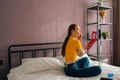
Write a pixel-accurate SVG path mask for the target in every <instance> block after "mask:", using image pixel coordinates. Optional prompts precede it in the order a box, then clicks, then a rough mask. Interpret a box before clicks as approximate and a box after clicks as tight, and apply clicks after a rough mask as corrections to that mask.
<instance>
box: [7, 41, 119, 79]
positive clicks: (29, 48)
mask: <svg viewBox="0 0 120 80" xmlns="http://www.w3.org/2000/svg"><path fill="white" fill-rule="evenodd" d="M62 44H63V42H51V43H36V44H16V45H10V46H9V47H8V63H9V73H8V75H7V77H8V80H100V78H101V77H107V74H108V73H113V74H114V78H115V80H120V78H119V77H120V67H117V66H112V65H109V64H106V63H101V68H102V73H101V74H100V75H98V76H94V77H86V78H84V77H80V78H78V77H69V76H66V75H65V74H64V71H63V67H64V58H63V57H62V56H61V47H62ZM83 57H84V56H83ZM78 58H79V57H78ZM90 62H91V63H90V66H93V65H99V62H98V61H93V60H90Z"/></svg>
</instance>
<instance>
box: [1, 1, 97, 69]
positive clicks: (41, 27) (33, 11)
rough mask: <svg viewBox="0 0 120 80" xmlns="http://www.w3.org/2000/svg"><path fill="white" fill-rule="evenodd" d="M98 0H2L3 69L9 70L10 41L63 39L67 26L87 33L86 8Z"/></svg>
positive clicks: (19, 42)
mask: <svg viewBox="0 0 120 80" xmlns="http://www.w3.org/2000/svg"><path fill="white" fill-rule="evenodd" d="M96 1H98V0H0V59H2V60H3V63H4V64H3V65H0V68H1V69H4V70H5V69H7V65H8V64H7V63H8V62H7V56H8V54H7V48H8V46H9V45H11V44H22V43H40V42H57V41H63V40H64V38H65V36H66V33H67V29H68V26H69V25H70V24H71V23H77V24H79V25H80V26H81V28H82V29H83V33H84V28H85V26H86V25H85V16H86V14H85V10H86V7H87V6H89V5H91V4H93V3H95V2H96Z"/></svg>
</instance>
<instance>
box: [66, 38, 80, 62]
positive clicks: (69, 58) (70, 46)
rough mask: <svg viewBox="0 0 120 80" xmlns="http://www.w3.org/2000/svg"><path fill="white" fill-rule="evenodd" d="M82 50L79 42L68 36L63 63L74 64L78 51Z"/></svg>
mask: <svg viewBox="0 0 120 80" xmlns="http://www.w3.org/2000/svg"><path fill="white" fill-rule="evenodd" d="M81 48H82V45H81V42H80V41H79V40H77V39H76V38H74V37H72V36H70V38H69V40H68V42H67V45H66V48H65V61H66V63H69V62H75V61H76V58H77V55H78V51H79V50H80V49H81Z"/></svg>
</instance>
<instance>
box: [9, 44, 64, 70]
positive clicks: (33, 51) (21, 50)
mask: <svg viewBox="0 0 120 80" xmlns="http://www.w3.org/2000/svg"><path fill="white" fill-rule="evenodd" d="M62 44H63V42H50V43H35V44H16V45H10V46H9V47H8V66H9V67H8V68H9V70H10V69H11V68H12V63H11V55H12V54H13V53H18V54H19V57H20V65H21V63H22V59H23V58H24V55H23V54H24V52H32V58H35V57H37V56H36V52H37V51H43V57H46V51H47V50H52V51H53V57H55V56H56V50H57V49H61V48H62V46H61V45H62ZM42 45H49V47H45V48H33V49H20V50H19V49H17V50H16V48H20V47H29V46H32V47H34V46H42ZM52 45H55V46H52ZM14 48H15V49H14Z"/></svg>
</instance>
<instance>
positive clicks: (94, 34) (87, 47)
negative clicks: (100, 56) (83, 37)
mask: <svg viewBox="0 0 120 80" xmlns="http://www.w3.org/2000/svg"><path fill="white" fill-rule="evenodd" d="M96 36H97V32H96V31H93V32H92V39H91V40H90V42H88V44H87V45H86V47H85V49H90V48H91V47H92V45H93V44H94V43H95V41H96V40H97V38H96Z"/></svg>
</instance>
